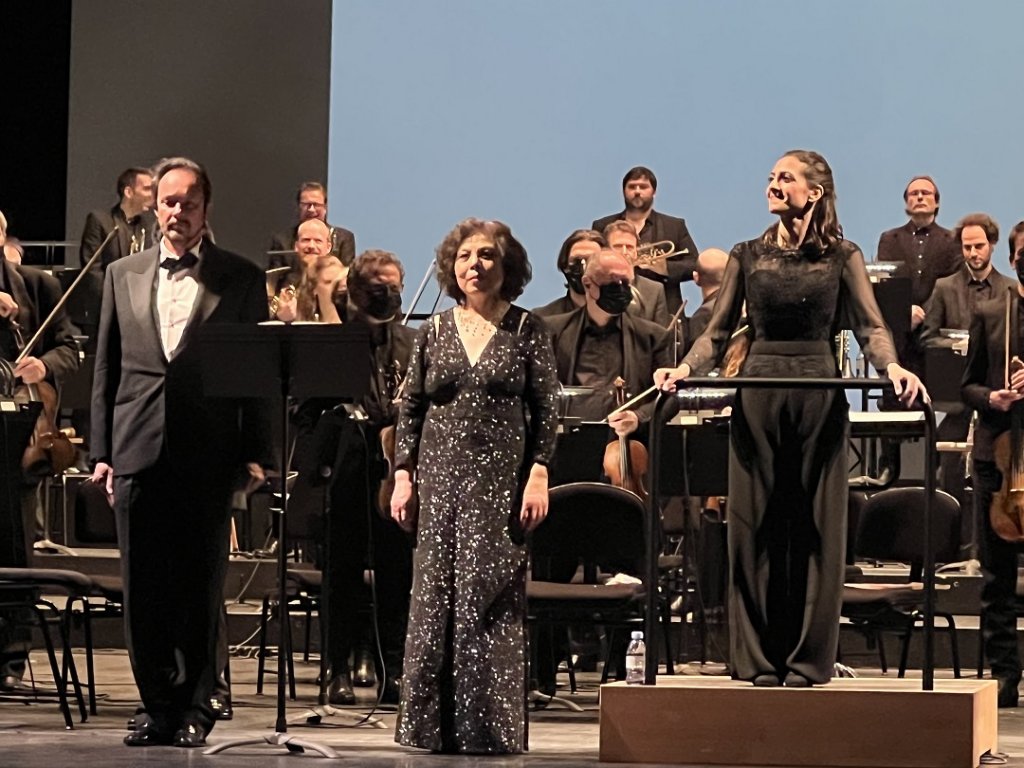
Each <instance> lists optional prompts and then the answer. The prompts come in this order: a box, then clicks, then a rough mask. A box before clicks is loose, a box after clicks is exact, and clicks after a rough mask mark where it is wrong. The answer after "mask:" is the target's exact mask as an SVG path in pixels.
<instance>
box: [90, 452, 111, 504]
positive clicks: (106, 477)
mask: <svg viewBox="0 0 1024 768" xmlns="http://www.w3.org/2000/svg"><path fill="white" fill-rule="evenodd" d="M89 479H90V480H92V481H93V482H94V483H96V484H97V485H102V486H103V488H104V489H105V490H106V492H107V498H108V499H110V503H111V504H113V503H114V468H113V467H112V466H110V465H109V464H104V463H103V462H102V461H98V462H96V469H94V470H93V471H92V477H90V478H89Z"/></svg>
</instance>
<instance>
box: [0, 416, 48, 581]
mask: <svg viewBox="0 0 1024 768" xmlns="http://www.w3.org/2000/svg"><path fill="white" fill-rule="evenodd" d="M8 404H10V406H11V409H10V410H7V408H6V407H4V406H7V405H8ZM42 409H43V404H42V403H38V402H37V403H29V404H28V405H25V406H20V405H14V403H13V402H12V401H10V400H3V401H0V430H3V432H2V437H0V478H2V479H3V482H2V483H0V566H4V567H7V568H28V567H29V566H31V562H29V558H30V554H29V553H30V552H31V551H32V544H31V539H30V538H29V537H28V536H27V535H26V529H25V520H24V517H23V516H22V513H21V494H20V492H19V489H20V486H21V457H22V455H24V453H25V449H26V448H28V443H29V440H30V439H31V437H32V430H33V429H34V428H35V425H36V419H38V418H39V412H40V411H41V410H42Z"/></svg>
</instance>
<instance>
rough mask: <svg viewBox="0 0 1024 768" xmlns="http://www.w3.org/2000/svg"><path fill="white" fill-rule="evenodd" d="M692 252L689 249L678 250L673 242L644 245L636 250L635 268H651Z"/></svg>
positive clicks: (665, 241) (664, 241)
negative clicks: (660, 262)
mask: <svg viewBox="0 0 1024 768" xmlns="http://www.w3.org/2000/svg"><path fill="white" fill-rule="evenodd" d="M689 252H690V249H689V248H680V249H679V250H678V251H677V250H676V244H675V243H673V242H672V241H671V240H659V241H658V242H656V243H642V244H641V245H640V246H639V247H637V249H636V258H635V259H634V260H633V266H634V267H649V266H651V265H652V264H657V263H658V262H659V261H664V260H666V259H671V258H672V257H673V256H684V255H686V254H688V253H689Z"/></svg>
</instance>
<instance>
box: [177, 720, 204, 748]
mask: <svg viewBox="0 0 1024 768" xmlns="http://www.w3.org/2000/svg"><path fill="white" fill-rule="evenodd" d="M172 743H173V744H174V746H176V747H185V748H186V749H188V748H191V747H202V746H205V745H206V729H205V728H203V726H202V724H201V723H200V722H199V721H198V720H192V719H187V720H185V721H183V722H182V724H181V727H180V728H179V729H178V730H177V732H176V733H175V734H174V741H173V742H172Z"/></svg>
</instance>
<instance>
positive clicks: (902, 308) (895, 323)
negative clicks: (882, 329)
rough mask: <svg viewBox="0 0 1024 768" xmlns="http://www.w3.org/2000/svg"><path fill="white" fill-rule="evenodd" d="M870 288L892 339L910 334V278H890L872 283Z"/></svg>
mask: <svg viewBox="0 0 1024 768" xmlns="http://www.w3.org/2000/svg"><path fill="white" fill-rule="evenodd" d="M871 287H872V288H873V289H874V291H875V301H877V302H878V308H879V309H880V310H881V311H882V319H883V320H885V324H886V325H887V326H889V330H890V331H892V335H893V338H895V339H897V340H898V339H899V338H900V337H901V336H906V335H907V334H908V333H910V278H909V277H890V278H889V279H888V280H881V281H879V282H877V283H872V284H871ZM897 343H899V342H898V341H897Z"/></svg>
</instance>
